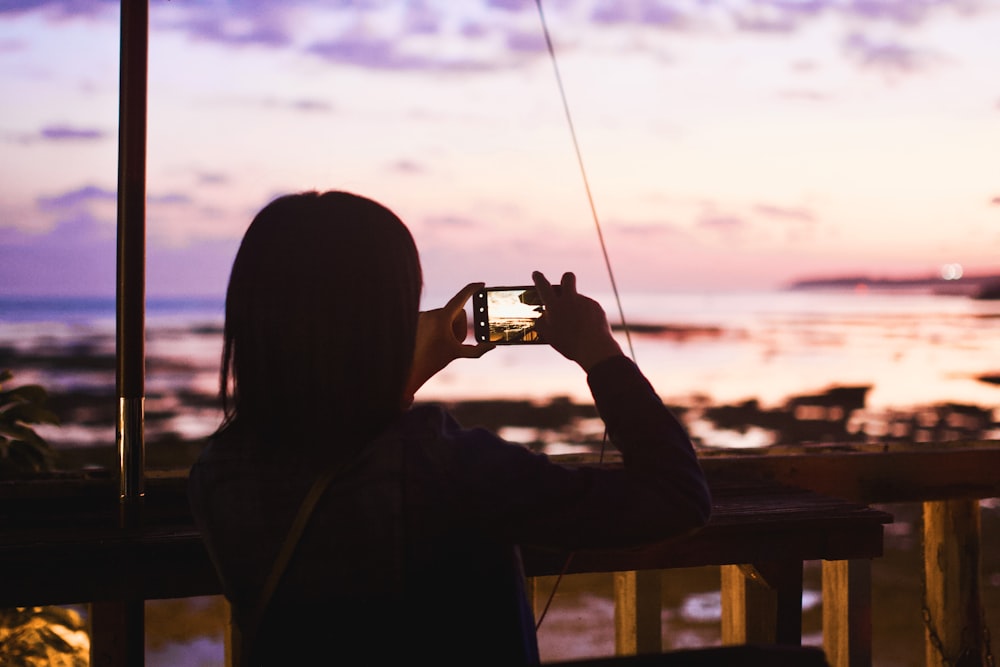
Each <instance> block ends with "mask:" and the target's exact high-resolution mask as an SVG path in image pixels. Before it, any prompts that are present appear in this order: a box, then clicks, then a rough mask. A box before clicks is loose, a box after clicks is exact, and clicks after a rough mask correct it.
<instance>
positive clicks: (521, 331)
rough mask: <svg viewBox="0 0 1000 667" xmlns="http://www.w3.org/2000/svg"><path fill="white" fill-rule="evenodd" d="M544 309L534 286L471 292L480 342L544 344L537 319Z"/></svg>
mask: <svg viewBox="0 0 1000 667" xmlns="http://www.w3.org/2000/svg"><path fill="white" fill-rule="evenodd" d="M544 311H545V306H543V305H542V300H541V298H539V296H538V290H536V289H535V286H534V285H519V286H516V287H486V288H483V289H481V290H479V291H477V292H476V293H474V294H473V295H472V328H473V333H474V335H475V337H476V342H479V343H485V342H490V343H496V344H497V345H525V344H533V343H541V342H543V341H542V340H541V337H539V335H538V330H537V329H535V320H537V319H538V317H539V316H540V315H541V314H542V313H543V312H544Z"/></svg>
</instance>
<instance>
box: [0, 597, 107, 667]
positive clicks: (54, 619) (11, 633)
mask: <svg viewBox="0 0 1000 667" xmlns="http://www.w3.org/2000/svg"><path fill="white" fill-rule="evenodd" d="M0 656H3V664H4V665H7V666H9V667H50V666H51V667H87V665H89V664H90V639H89V638H88V636H87V633H86V628H85V624H84V622H83V620H82V619H81V618H80V614H79V613H77V612H76V611H75V610H73V609H68V608H64V607H14V608H11V609H0Z"/></svg>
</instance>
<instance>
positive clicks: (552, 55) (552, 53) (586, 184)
mask: <svg viewBox="0 0 1000 667" xmlns="http://www.w3.org/2000/svg"><path fill="white" fill-rule="evenodd" d="M535 6H536V7H538V18H539V19H540V20H541V22H542V32H543V33H545V44H546V45H547V46H548V48H549V59H550V60H551V61H552V68H553V69H554V70H555V73H556V84H557V85H558V86H559V96H560V98H561V99H562V105H563V112H564V113H565V114H566V123H567V125H569V133H570V136H571V137H572V138H573V149H574V150H575V151H576V162H577V164H578V165H580V175H581V176H582V177H583V188H584V190H586V192H587V202H588V203H589V204H590V213H591V215H592V216H593V218H594V226H595V227H596V228H597V238H598V240H599V241H600V243H601V253H603V255H604V265H605V267H607V269H608V278H610V279H611V290H612V291H613V292H614V294H615V303H616V304H617V305H618V316H619V317H620V318H621V321H622V328H623V329H624V330H625V339H626V341H627V342H628V351H629V355H630V356H631V357H632V361H635V349H634V348H633V347H632V334H631V333H630V332H629V328H628V324H627V323H626V322H625V311H624V310H623V309H622V300H621V297H620V296H619V295H618V285H617V284H615V274H614V271H612V270H611V260H610V259H609V257H608V249H607V247H606V246H605V244H604V233H603V232H602V231H601V223H600V221H599V220H598V219H597V207H596V206H594V197H593V196H592V195H591V193H590V180H589V179H588V178H587V170H586V168H584V166H583V154H582V153H581V152H580V142H579V141H577V138H576V128H575V127H574V126H573V115H572V114H571V113H570V111H569V102H568V101H567V99H566V89H565V88H564V87H563V82H562V75H560V73H559V62H558V61H557V60H556V49H555V47H554V46H553V45H552V37H551V36H550V35H549V25H548V23H547V22H546V20H545V12H544V11H543V10H542V0H535Z"/></svg>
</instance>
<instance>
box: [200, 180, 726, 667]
mask: <svg viewBox="0 0 1000 667" xmlns="http://www.w3.org/2000/svg"><path fill="white" fill-rule="evenodd" d="M534 283H535V286H536V288H537V289H538V292H539V294H540V296H541V299H542V302H543V303H544V305H545V311H544V314H543V315H542V316H541V317H540V319H539V321H538V329H539V331H540V332H541V333H542V335H543V337H544V339H545V341H546V342H547V343H548V344H549V345H550V346H551V347H552V348H553V349H554V350H556V351H557V352H559V353H561V354H562V355H563V356H565V357H566V358H568V359H570V360H572V361H574V362H576V363H577V364H578V365H579V366H580V367H581V368H582V369H583V370H584V371H585V372H586V377H587V381H588V383H589V385H590V388H591V392H592V394H593V396H594V400H595V402H596V406H597V409H598V411H599V413H600V414H601V416H602V418H603V420H604V422H605V424H606V425H607V429H608V433H609V437H610V440H611V442H612V443H614V445H615V446H617V447H618V449H620V450H621V452H622V454H623V459H624V466H623V467H622V468H619V469H611V468H597V467H568V466H563V465H558V464H556V463H554V462H553V461H551V460H549V459H548V458H547V457H546V456H544V455H541V454H536V453H532V452H531V451H529V450H528V449H527V448H525V447H523V446H521V445H518V444H514V443H509V442H506V441H504V440H502V439H501V438H499V437H498V436H497V435H495V434H494V433H492V432H489V431H487V430H484V429H465V428H463V427H462V426H460V425H459V424H458V423H456V421H455V420H454V419H453V418H452V417H451V416H450V415H449V414H448V413H447V412H446V411H445V410H443V409H442V408H440V407H437V406H433V405H423V406H417V407H412V406H411V404H412V401H413V395H414V393H415V392H416V390H417V389H418V388H419V387H420V386H421V385H422V384H423V383H424V382H425V381H426V380H428V379H429V378H430V377H432V376H433V375H434V374H435V373H437V372H438V371H440V370H441V369H443V368H444V367H445V366H446V365H447V364H449V363H450V362H451V361H452V360H454V359H456V358H460V357H466V358H475V357H479V356H481V355H483V354H484V353H486V352H488V351H489V350H491V349H492V348H493V345H492V344H479V345H470V344H465V343H464V338H465V333H466V330H467V329H466V315H465V310H464V307H465V303H466V302H467V301H468V299H469V298H470V297H471V295H472V294H473V292H474V291H475V290H476V289H479V288H481V287H482V284H475V283H474V284H470V285H467V286H466V287H464V288H463V289H462V290H461V291H459V292H458V294H456V295H455V297H454V298H452V299H451V301H450V302H449V303H448V304H447V305H445V306H444V307H443V308H439V309H436V310H431V311H427V312H423V313H420V312H419V301H420V294H421V289H422V278H421V268H420V261H419V257H418V254H417V249H416V247H415V245H414V242H413V239H412V237H411V235H410V233H409V231H408V230H407V228H406V226H405V225H404V224H403V223H402V222H401V221H400V220H399V218H397V217H396V216H395V215H394V214H393V213H392V212H391V211H390V210H388V209H387V208H385V207H384V206H382V205H381V204H378V203H376V202H374V201H372V200H369V199H366V198H363V197H360V196H357V195H354V194H350V193H346V192H325V193H322V194H321V193H316V192H306V193H301V194H293V195H288V196H284V197H280V198H278V199H276V200H275V201H273V202H271V203H270V204H268V205H267V206H266V207H265V208H264V209H263V210H261V211H260V212H259V213H258V214H257V216H256V217H255V219H254V220H253V222H252V224H251V225H250V227H249V228H248V229H247V232H246V235H245V236H244V238H243V241H242V244H241V245H240V248H239V252H238V253H237V256H236V259H235V261H234V263H233V267H232V274H231V277H230V281H229V287H228V291H227V293H226V315H225V334H224V349H223V358H222V372H221V397H222V403H223V407H224V415H225V416H224V420H223V423H222V424H221V426H220V427H219V429H218V431H217V432H216V433H215V434H213V435H212V437H211V438H210V441H209V442H208V444H207V446H206V448H205V450H204V452H203V454H202V456H201V457H200V459H199V461H198V462H197V463H196V464H195V466H194V467H193V468H192V470H191V477H190V497H191V503H192V509H193V512H194V516H195V519H196V521H197V523H198V526H199V528H200V529H201V531H202V534H203V536H204V540H205V544H206V546H207V548H208V551H209V554H210V555H211V558H212V561H213V562H214V564H215V567H216V569H217V571H218V574H219V577H220V579H221V582H222V586H223V590H224V593H225V596H226V598H227V599H228V600H229V601H230V602H231V604H232V610H233V614H234V619H235V620H236V622H237V623H238V624H239V627H240V628H241V630H243V632H244V634H245V635H246V636H244V641H245V642H252V644H250V643H246V644H244V646H243V650H244V651H249V650H252V651H253V654H252V657H253V659H252V664H255V665H256V664H269V665H289V664H335V663H336V664H373V665H382V664H392V661H396V660H405V661H406V662H407V663H408V664H409V663H414V664H416V663H419V664H429V665H441V664H453V665H454V664H461V665H490V664H497V665H499V664H503V665H517V664H537V663H538V661H539V658H538V646H537V640H536V636H535V625H534V618H533V614H532V610H531V606H530V604H529V600H528V599H527V597H526V595H525V579H524V574H523V571H522V567H521V559H520V552H519V549H518V545H525V544H531V545H539V546H545V547H552V548H558V549H565V550H574V549H582V548H588V547H628V546H632V545H641V544H644V543H648V542H652V541H656V540H661V539H664V538H669V537H673V536H678V535H682V534H686V533H689V532H691V531H694V530H697V529H698V528H700V527H701V526H703V525H704V524H705V522H706V521H707V520H708V515H709V511H710V498H709V492H708V489H707V486H706V484H705V479H704V477H703V475H702V471H701V468H700V466H699V464H698V461H697V459H696V457H695V453H694V450H693V448H692V446H691V442H690V440H689V438H688V436H687V434H686V433H685V431H684V429H683V428H682V426H681V425H680V424H679V422H678V421H677V420H676V419H675V417H674V416H673V415H672V414H671V412H670V411H669V410H668V409H667V408H666V407H664V405H663V403H662V402H661V400H660V399H659V398H658V397H657V394H656V393H655V391H654V389H653V388H652V387H651V386H650V384H649V383H648V382H647V380H646V379H645V377H644V376H643V375H642V374H641V373H640V371H639V370H638V368H637V367H636V366H635V364H634V363H633V362H632V361H631V360H629V359H628V358H627V357H625V356H624V355H623V354H622V351H621V349H620V347H619V345H618V343H617V342H616V341H615V339H614V338H613V336H612V333H611V330H610V327H609V325H608V322H607V318H606V316H605V313H604V311H603V310H602V308H601V307H600V305H599V304H598V303H597V302H595V301H593V300H592V299H590V298H588V297H586V296H583V295H580V294H578V293H577V291H576V281H575V277H574V276H573V274H572V273H567V274H565V275H564V276H563V277H562V280H561V282H560V284H559V285H557V286H553V285H551V284H550V283H549V281H548V280H547V279H546V278H545V277H544V276H543V275H542V274H540V273H537V272H536V273H535V274H534ZM324 475H326V476H329V477H330V480H331V481H330V482H329V486H327V487H325V488H323V487H320V488H319V491H321V493H318V495H317V498H318V500H316V502H315V505H314V509H313V510H312V513H311V515H310V516H309V517H308V519H307V520H306V521H305V522H304V524H303V525H304V529H303V530H302V533H301V539H300V540H299V541H298V542H297V543H296V544H294V545H293V548H292V549H291V550H290V553H291V555H290V557H289V558H288V559H287V566H286V567H284V568H283V569H282V568H278V569H277V570H275V567H274V564H275V562H280V559H279V552H280V551H281V550H282V548H283V545H285V544H286V540H287V536H288V535H289V531H290V527H291V526H292V525H293V523H295V518H296V516H297V513H298V512H299V510H300V507H301V506H302V504H303V499H304V498H306V496H307V494H309V492H310V489H312V488H314V487H313V485H314V483H315V482H316V480H317V479H319V478H321V477H323V476H324ZM275 571H277V572H278V574H279V576H278V577H277V585H276V586H275V587H274V590H273V596H271V597H270V598H269V599H268V601H267V603H266V605H263V612H262V613H260V614H259V616H258V612H257V609H258V607H261V606H262V605H261V604H260V599H261V591H262V590H265V588H266V581H267V580H268V578H269V577H271V576H273V575H272V573H273V572H275ZM258 619H259V622H258ZM255 628H256V632H254V629H255Z"/></svg>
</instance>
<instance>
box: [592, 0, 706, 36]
mask: <svg viewBox="0 0 1000 667" xmlns="http://www.w3.org/2000/svg"><path fill="white" fill-rule="evenodd" d="M590 19H591V21H593V22H594V23H596V24H599V25H620V24H624V23H636V24H642V25H645V26H652V27H656V28H677V29H680V28H685V27H687V26H688V25H689V23H690V19H689V17H688V15H687V14H685V13H683V12H682V11H680V10H679V9H677V8H676V6H672V5H671V4H670V3H666V2H657V1H656V0H640V2H614V1H612V2H599V3H597V5H596V6H595V8H594V10H593V11H592V12H591V14H590Z"/></svg>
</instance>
